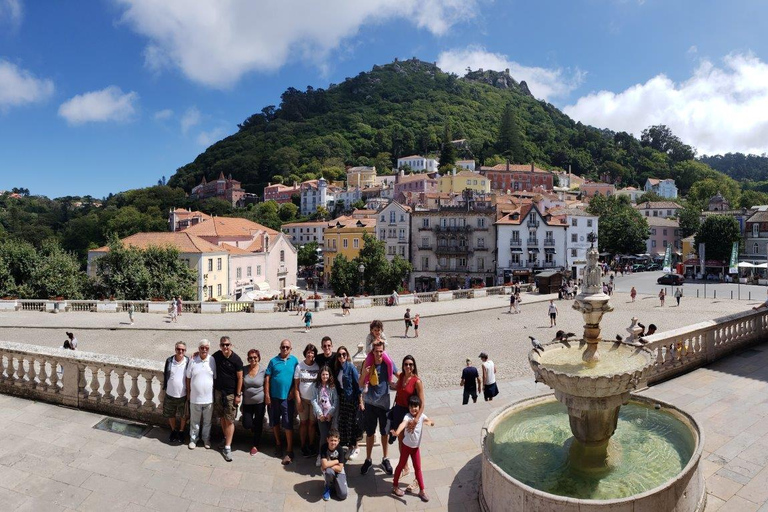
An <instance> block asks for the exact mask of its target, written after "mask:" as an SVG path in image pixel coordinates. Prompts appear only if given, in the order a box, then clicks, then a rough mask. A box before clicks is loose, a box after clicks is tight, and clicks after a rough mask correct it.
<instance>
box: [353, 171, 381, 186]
mask: <svg viewBox="0 0 768 512" xmlns="http://www.w3.org/2000/svg"><path fill="white" fill-rule="evenodd" d="M374 185H376V167H350V168H348V169H347V186H348V187H349V188H352V187H357V188H368V187H373V186H374Z"/></svg>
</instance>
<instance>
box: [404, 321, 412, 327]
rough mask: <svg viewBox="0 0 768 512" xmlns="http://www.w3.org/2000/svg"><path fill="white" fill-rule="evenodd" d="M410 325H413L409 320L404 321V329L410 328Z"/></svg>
mask: <svg viewBox="0 0 768 512" xmlns="http://www.w3.org/2000/svg"><path fill="white" fill-rule="evenodd" d="M412 325H413V322H411V321H410V320H406V321H405V326H406V327H410V326H412Z"/></svg>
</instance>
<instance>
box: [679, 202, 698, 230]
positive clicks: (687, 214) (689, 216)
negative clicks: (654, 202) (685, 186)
mask: <svg viewBox="0 0 768 512" xmlns="http://www.w3.org/2000/svg"><path fill="white" fill-rule="evenodd" d="M678 220H679V222H680V231H681V234H682V235H683V238H685V237H689V236H691V235H693V234H694V233H696V231H698V230H699V225H700V224H701V208H700V207H699V205H698V204H697V203H696V202H694V201H686V202H685V204H684V205H683V209H682V210H680V212H679V213H678Z"/></svg>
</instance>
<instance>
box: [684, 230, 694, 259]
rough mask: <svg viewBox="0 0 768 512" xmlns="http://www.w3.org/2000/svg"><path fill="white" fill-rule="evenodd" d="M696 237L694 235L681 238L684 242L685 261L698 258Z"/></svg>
mask: <svg viewBox="0 0 768 512" xmlns="http://www.w3.org/2000/svg"><path fill="white" fill-rule="evenodd" d="M695 238H696V237H695V236H694V235H691V236H688V237H685V238H683V239H682V240H681V242H682V246H683V247H682V253H683V261H685V260H688V259H692V258H696V257H697V256H696V243H695V242H694V239H695Z"/></svg>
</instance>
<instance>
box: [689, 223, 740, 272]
mask: <svg viewBox="0 0 768 512" xmlns="http://www.w3.org/2000/svg"><path fill="white" fill-rule="evenodd" d="M694 240H695V245H694V247H696V248H697V249H698V247H699V244H702V243H703V244H706V258H707V259H708V260H717V261H725V262H727V261H729V259H730V257H731V248H732V247H733V242H740V241H741V232H740V231H739V223H738V222H736V219H734V218H733V217H730V216H728V215H710V216H708V217H707V218H706V219H705V220H704V222H703V223H702V224H701V226H700V227H699V231H698V232H697V233H696V237H695V239H694Z"/></svg>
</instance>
